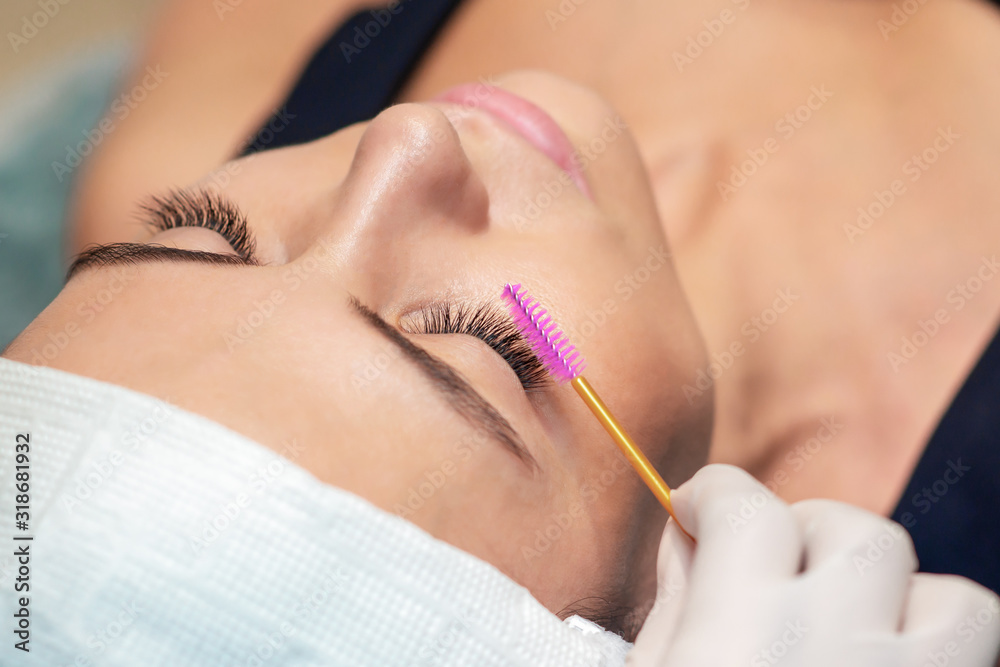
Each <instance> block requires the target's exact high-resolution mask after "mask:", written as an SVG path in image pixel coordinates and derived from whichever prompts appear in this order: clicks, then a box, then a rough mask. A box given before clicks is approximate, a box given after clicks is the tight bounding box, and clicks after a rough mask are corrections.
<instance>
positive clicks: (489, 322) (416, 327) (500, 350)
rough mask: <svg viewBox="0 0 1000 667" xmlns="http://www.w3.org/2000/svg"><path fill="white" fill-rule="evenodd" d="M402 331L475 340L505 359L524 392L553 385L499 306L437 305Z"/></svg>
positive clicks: (404, 325) (406, 323) (413, 316)
mask: <svg viewBox="0 0 1000 667" xmlns="http://www.w3.org/2000/svg"><path fill="white" fill-rule="evenodd" d="M401 327H402V328H403V330H404V331H406V332H407V333H420V334H465V335H468V336H473V337H475V338H478V339H479V340H481V341H483V342H484V343H486V344H487V345H488V346H489V347H490V348H492V349H493V351H494V352H496V353H497V354H499V355H500V356H501V357H502V358H503V360H504V361H505V362H506V363H507V365H508V366H510V367H511V369H512V370H513V371H514V373H515V374H516V375H517V378H518V380H519V381H520V382H521V386H522V387H523V388H524V390H525V391H527V392H531V391H538V390H541V389H544V388H545V387H546V386H548V385H549V384H551V380H550V378H549V372H548V371H547V370H546V369H545V367H544V366H543V365H542V362H541V361H540V360H539V358H538V356H537V355H536V354H535V352H534V351H533V350H532V349H531V346H530V345H529V344H528V342H527V341H526V340H525V339H524V337H523V336H522V335H521V332H520V330H518V328H517V325H516V324H515V323H514V321H513V320H511V319H510V316H509V315H508V314H507V313H506V311H504V310H503V309H502V308H499V307H498V306H495V305H491V304H484V305H480V306H470V305H467V304H453V303H440V302H439V303H434V304H431V305H429V306H425V307H423V308H421V309H420V310H418V311H417V312H415V313H413V314H411V315H408V316H407V318H406V319H405V321H404V322H403V323H401Z"/></svg>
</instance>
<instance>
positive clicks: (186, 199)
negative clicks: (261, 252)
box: [140, 190, 260, 264]
mask: <svg viewBox="0 0 1000 667" xmlns="http://www.w3.org/2000/svg"><path fill="white" fill-rule="evenodd" d="M140 211H141V214H142V216H143V222H145V223H146V225H148V226H149V227H150V228H152V229H153V231H155V232H165V231H167V230H168V229H177V228H178V227H204V228H206V229H211V230H212V231H215V232H217V233H219V234H220V235H222V237H223V238H225V239H226V241H228V242H229V245H231V246H232V247H233V250H235V251H236V254H237V255H239V256H240V257H242V258H243V259H244V260H245V261H246V262H247V263H249V264H260V262H259V261H258V259H257V243H256V240H255V239H254V236H253V232H251V231H250V226H249V225H248V224H247V218H246V215H244V214H243V212H242V211H241V210H240V209H239V207H238V206H236V204H234V203H233V202H232V201H231V200H229V199H227V198H226V197H223V196H221V195H217V194H215V193H213V192H211V191H208V190H171V191H170V192H168V193H167V194H166V195H164V196H153V197H150V198H149V199H148V200H147V201H146V202H144V203H143V204H142V205H141V207H140Z"/></svg>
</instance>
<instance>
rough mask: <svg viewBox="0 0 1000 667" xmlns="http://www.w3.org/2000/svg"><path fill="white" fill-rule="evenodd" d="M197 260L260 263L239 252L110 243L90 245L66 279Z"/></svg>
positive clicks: (228, 264) (78, 257) (220, 263)
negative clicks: (94, 271)
mask: <svg viewBox="0 0 1000 667" xmlns="http://www.w3.org/2000/svg"><path fill="white" fill-rule="evenodd" d="M163 261H167V262H196V263H198V264H213V265H223V266H256V265H257V264H256V262H253V261H250V260H247V259H244V258H243V257H240V256H239V255H230V254H227V253H221V252H208V251H207V250H185V249H184V248H171V247H169V246H162V245H156V244H147V243H107V244H105V245H98V246H93V247H91V248H88V249H86V250H84V251H83V252H81V253H80V254H79V255H77V256H76V259H74V260H73V263H72V264H70V266H69V269H68V270H67V271H66V282H69V281H70V279H71V278H72V277H73V276H75V275H77V274H78V273H81V272H83V271H84V270H86V269H90V268H104V267H108V266H123V265H124V266H135V265H136V264H144V263H147V262H163Z"/></svg>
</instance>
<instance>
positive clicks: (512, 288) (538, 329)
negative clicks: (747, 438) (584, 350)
mask: <svg viewBox="0 0 1000 667" xmlns="http://www.w3.org/2000/svg"><path fill="white" fill-rule="evenodd" d="M503 299H504V301H506V302H507V305H508V306H509V307H510V312H511V314H512V315H513V316H514V321H515V322H516V323H517V325H518V328H519V329H520V330H521V334H522V335H523V336H524V338H525V340H527V341H528V344H529V345H531V348H532V349H533V350H534V352H535V354H536V355H537V356H538V358H539V360H541V362H542V364H543V365H544V366H545V368H546V370H548V371H549V373H550V374H551V375H552V377H553V378H554V379H555V381H556V382H557V383H559V384H563V383H566V382H569V383H571V384H572V385H573V388H574V389H576V393H577V394H579V395H580V398H582V399H583V402H584V403H586V404H587V407H589V408H590V411H591V412H593V413H594V416H595V417H597V420H598V421H599V422H601V425H602V426H604V429H605V430H606V431H607V432H608V434H609V435H610V436H611V437H612V438H613V439H614V441H615V444H617V445H618V448H619V449H621V451H622V453H623V454H624V455H625V458H627V459H628V461H629V463H631V464H632V467H633V468H635V471H636V472H637V473H639V477H641V478H642V481H644V482H645V483H646V486H648V487H649V490H650V491H652V492H653V495H654V496H656V498H657V500H659V501H660V504H661V505H663V507H664V509H666V510H667V512H669V513H670V516H672V517H673V518H674V521H677V516H676V515H675V514H674V507H673V505H672V504H671V502H670V487H669V486H667V483H666V482H664V481H663V478H662V477H660V474H659V473H658V472H656V468H654V467H653V464H652V463H650V462H649V459H647V458H646V456H645V454H643V453H642V450H640V449H639V447H638V446H637V445H636V444H635V442H634V441H633V440H632V438H631V437H629V434H628V433H626V432H625V429H624V428H623V427H622V425H621V424H620V423H618V420H617V419H615V417H614V415H612V414H611V411H610V410H608V406H606V405H605V404H604V401H602V400H601V397H600V396H598V395H597V392H596V391H594V388H593V387H591V386H590V383H589V382H587V380H586V378H584V377H583V376H582V375H581V374H580V373H581V372H582V371H583V368H584V366H585V364H584V361H583V355H581V354H580V352H579V350H577V349H576V348H575V347H574V346H573V345H571V344H570V342H569V338H567V337H566V335H565V334H563V332H562V331H560V330H559V329H558V328H557V327H556V323H555V322H554V321H553V320H552V317H551V316H550V315H548V314H547V312H546V311H545V310H544V309H543V308H542V307H541V304H539V303H538V301H537V300H535V299H532V298H531V297H529V296H528V294H527V293H526V292H524V290H522V289H521V286H520V285H511V284H510V283H508V284H507V285H505V286H504V288H503ZM677 526H678V528H680V529H681V532H683V533H684V534H685V535H687V536H688V537H690V538H691V539H692V540H694V538H693V537H691V534H690V533H688V532H687V531H686V530H684V527H683V526H682V525H681V523H680V521H677Z"/></svg>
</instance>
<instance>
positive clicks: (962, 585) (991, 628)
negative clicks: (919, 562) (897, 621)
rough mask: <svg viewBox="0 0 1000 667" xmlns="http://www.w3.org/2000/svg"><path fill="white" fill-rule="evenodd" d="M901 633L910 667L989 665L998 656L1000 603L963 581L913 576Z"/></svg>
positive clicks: (942, 576) (971, 582)
mask: <svg viewBox="0 0 1000 667" xmlns="http://www.w3.org/2000/svg"><path fill="white" fill-rule="evenodd" d="M901 633H902V636H903V640H904V641H905V642H907V643H909V644H910V646H909V648H910V651H911V656H910V657H911V662H910V663H909V664H914V665H916V664H921V665H922V664H932V665H948V667H979V666H981V665H993V664H995V662H996V660H997V653H998V651H1000V599H998V598H997V596H996V594H994V593H993V592H992V591H990V590H988V589H986V588H984V587H983V586H980V585H979V584H977V583H975V582H973V581H970V580H969V579H966V578H965V577H957V576H950V575H940V574H916V575H913V577H912V578H911V584H910V591H909V600H908V602H907V605H906V611H905V617H904V618H903V623H902V629H901Z"/></svg>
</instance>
